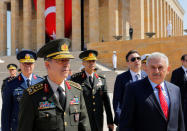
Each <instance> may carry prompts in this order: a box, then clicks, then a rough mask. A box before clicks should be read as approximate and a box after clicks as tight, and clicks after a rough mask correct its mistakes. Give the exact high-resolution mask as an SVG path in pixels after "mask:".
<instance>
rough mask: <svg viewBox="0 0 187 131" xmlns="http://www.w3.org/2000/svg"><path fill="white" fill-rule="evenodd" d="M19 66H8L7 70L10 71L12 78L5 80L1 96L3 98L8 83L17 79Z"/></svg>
mask: <svg viewBox="0 0 187 131" xmlns="http://www.w3.org/2000/svg"><path fill="white" fill-rule="evenodd" d="M17 68H18V67H17V65H16V64H8V65H7V69H8V71H9V74H10V76H9V77H7V78H5V79H4V80H3V84H2V87H1V95H2V96H3V90H4V88H5V86H6V85H7V83H8V82H9V81H11V80H13V79H14V78H15V77H16V73H17Z"/></svg>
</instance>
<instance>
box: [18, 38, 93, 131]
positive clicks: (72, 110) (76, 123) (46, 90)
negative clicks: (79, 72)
mask: <svg viewBox="0 0 187 131" xmlns="http://www.w3.org/2000/svg"><path fill="white" fill-rule="evenodd" d="M70 44H71V41H70V40H69V39H66V38H63V39H56V40H53V41H50V42H48V43H47V44H45V45H44V46H43V47H42V48H40V50H39V51H38V53H37V56H38V57H41V58H44V60H45V67H46V69H47V74H48V75H47V76H46V77H45V79H44V80H43V81H41V82H40V83H38V84H36V85H33V86H31V87H29V88H28V89H27V90H26V92H25V93H24V94H23V98H22V100H21V103H20V112H19V124H18V131H90V125H89V119H88V114H87V110H86V106H85V102H84V97H83V92H82V88H81V86H80V85H79V84H78V83H75V82H73V81H69V80H66V77H67V76H68V73H69V69H70V59H73V58H74V57H73V56H72V54H71V53H70V52H69V50H68V46H69V45H70Z"/></svg>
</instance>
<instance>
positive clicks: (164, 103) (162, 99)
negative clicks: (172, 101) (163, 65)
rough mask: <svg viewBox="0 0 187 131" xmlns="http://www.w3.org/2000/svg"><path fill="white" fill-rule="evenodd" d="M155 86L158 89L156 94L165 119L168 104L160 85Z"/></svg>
mask: <svg viewBox="0 0 187 131" xmlns="http://www.w3.org/2000/svg"><path fill="white" fill-rule="evenodd" d="M156 88H157V89H158V96H159V99H160V105H161V108H162V110H163V112H164V115H165V117H166V119H168V104H167V101H166V98H165V96H164V94H163V93H162V86H161V85H157V86H156Z"/></svg>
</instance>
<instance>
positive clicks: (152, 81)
mask: <svg viewBox="0 0 187 131" xmlns="http://www.w3.org/2000/svg"><path fill="white" fill-rule="evenodd" d="M168 72H169V62H168V57H167V56H165V55H164V54H162V53H158V52H155V53H152V54H151V55H150V56H149V57H148V60H147V74H148V77H146V78H144V79H142V80H140V81H137V82H134V83H131V84H129V85H128V86H127V91H126V94H125V99H124V106H123V108H122V113H121V116H120V124H119V131H184V130H185V127H184V120H183V113H182V105H181V95H180V89H179V88H178V87H177V86H175V85H174V84H171V83H169V82H167V81H165V77H166V75H167V74H168Z"/></svg>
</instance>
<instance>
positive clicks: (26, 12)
mask: <svg viewBox="0 0 187 131" xmlns="http://www.w3.org/2000/svg"><path fill="white" fill-rule="evenodd" d="M31 2H32V1H31V0H23V48H24V49H30V48H31V47H32V44H33V43H32V37H31V36H32V3H31Z"/></svg>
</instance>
